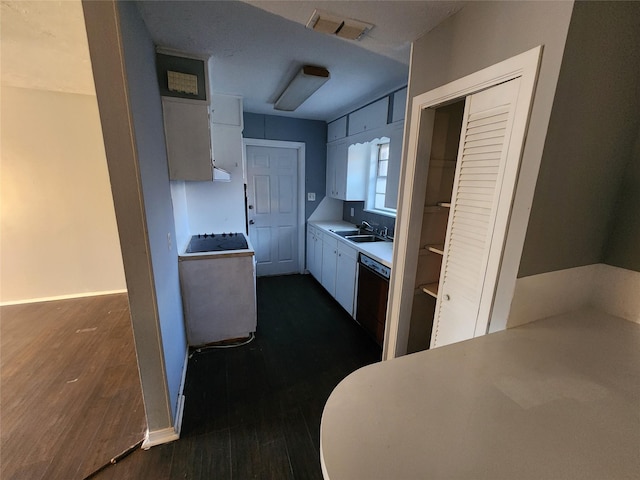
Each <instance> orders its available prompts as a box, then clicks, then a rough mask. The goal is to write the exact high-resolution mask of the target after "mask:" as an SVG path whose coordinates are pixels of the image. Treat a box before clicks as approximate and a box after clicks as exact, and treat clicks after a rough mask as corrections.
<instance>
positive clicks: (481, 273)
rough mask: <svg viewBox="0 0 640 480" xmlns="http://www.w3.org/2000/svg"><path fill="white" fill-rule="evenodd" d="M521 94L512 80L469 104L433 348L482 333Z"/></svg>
mask: <svg viewBox="0 0 640 480" xmlns="http://www.w3.org/2000/svg"><path fill="white" fill-rule="evenodd" d="M519 87H520V79H518V78H516V79H514V80H511V81H509V82H506V83H503V84H500V85H497V86H495V87H492V88H490V89H488V90H484V91H482V92H479V93H476V94H473V95H471V96H469V97H467V101H466V105H465V112H464V118H463V123H462V134H461V137H460V148H459V152H458V160H457V165H456V176H455V181H454V185H453V194H452V200H451V211H450V213H449V221H448V225H447V235H446V243H445V247H444V258H443V261H442V270H441V273H440V285H439V295H438V300H437V303H436V314H435V318H434V326H433V333H432V338H431V346H432V347H436V346H442V345H447V344H450V343H454V342H459V341H461V340H467V339H470V338H473V337H474V336H476V335H483V334H484V333H486V327H487V323H488V321H489V314H490V310H491V303H492V302H493V296H494V293H495V288H496V283H497V280H498V270H499V263H500V259H501V255H502V249H503V242H504V235H505V232H506V228H507V223H508V216H505V215H498V207H499V206H500V205H501V202H502V205H503V206H504V205H505V204H506V205H507V206H509V205H511V197H512V196H513V192H514V188H515V182H516V179H517V178H516V177H517V175H516V174H517V168H511V169H509V168H507V167H508V164H507V159H508V158H509V156H508V153H509V152H508V146H509V140H510V136H511V130H512V126H513V116H514V111H515V105H516V99H517V97H518V89H519ZM511 158H512V160H513V159H515V161H519V158H518V157H513V156H512V157H511ZM507 210H508V209H507Z"/></svg>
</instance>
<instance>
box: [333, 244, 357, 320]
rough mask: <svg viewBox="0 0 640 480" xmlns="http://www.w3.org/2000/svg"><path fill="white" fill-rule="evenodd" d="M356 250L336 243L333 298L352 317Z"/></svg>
mask: <svg viewBox="0 0 640 480" xmlns="http://www.w3.org/2000/svg"><path fill="white" fill-rule="evenodd" d="M357 263H358V251H357V250H356V249H355V248H351V247H349V246H348V245H344V243H343V242H339V243H338V258H337V261H336V295H335V298H336V300H337V301H338V303H339V304H340V305H342V308H344V309H345V310H346V311H347V312H349V315H351V316H352V317H353V314H354V308H353V306H354V299H355V294H356V270H357V266H356V265H357Z"/></svg>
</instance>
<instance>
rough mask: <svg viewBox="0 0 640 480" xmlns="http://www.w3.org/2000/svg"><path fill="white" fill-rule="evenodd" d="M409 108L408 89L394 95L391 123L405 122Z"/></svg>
mask: <svg viewBox="0 0 640 480" xmlns="http://www.w3.org/2000/svg"><path fill="white" fill-rule="evenodd" d="M406 107H407V89H406V87H405V88H403V89H402V90H398V91H397V92H395V93H394V94H393V107H392V111H391V123H394V122H398V121H400V120H404V112H405V110H406Z"/></svg>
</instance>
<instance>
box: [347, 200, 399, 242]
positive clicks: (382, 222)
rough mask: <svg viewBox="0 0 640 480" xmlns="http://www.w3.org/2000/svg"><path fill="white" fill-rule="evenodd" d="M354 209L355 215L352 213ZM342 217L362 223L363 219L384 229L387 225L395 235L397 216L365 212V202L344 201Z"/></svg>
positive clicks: (352, 221)
mask: <svg viewBox="0 0 640 480" xmlns="http://www.w3.org/2000/svg"><path fill="white" fill-rule="evenodd" d="M351 209H353V216H352V215H351ZM342 219H343V220H344V221H345V222H349V223H355V224H360V223H362V221H363V220H365V221H367V222H368V223H370V224H371V226H372V227H374V228H377V229H380V230H382V229H383V228H384V227H387V229H388V231H389V235H391V236H393V234H394V233H395V228H396V219H395V217H387V216H386V215H378V214H377V213H371V212H365V211H364V202H344V204H343V207H342Z"/></svg>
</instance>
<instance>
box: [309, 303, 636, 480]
mask: <svg viewBox="0 0 640 480" xmlns="http://www.w3.org/2000/svg"><path fill="white" fill-rule="evenodd" d="M320 435H321V438H320V445H321V447H320V450H321V453H320V455H321V463H322V470H323V473H324V476H325V479H329V480H347V479H349V480H352V479H361V478H366V479H390V478H394V479H403V480H404V479H423V478H434V479H435V478H438V479H439V478H449V479H467V478H473V479H492V480H493V479H514V478H517V479H560V478H562V479H569V478H571V479H573V478H575V479H603V478H611V479H614V478H615V479H621V478H638V477H637V475H638V472H640V325H638V324H635V323H632V322H629V321H627V320H623V319H620V318H617V317H612V316H609V315H606V314H603V313H600V312H596V311H593V310H583V311H580V312H574V313H571V314H566V315H561V316H557V317H552V318H548V319H544V320H539V321H536V322H533V323H530V324H527V325H523V326H521V327H517V328H513V329H510V330H506V331H502V332H498V333H494V334H490V335H485V336H483V337H478V338H475V339H472V340H468V341H465V342H461V343H457V344H453V345H449V346H446V347H441V348H436V349H434V350H428V351H425V352H420V353H416V354H412V355H407V356H405V357H401V358H397V359H395V360H390V361H386V362H382V363H377V364H374V365H370V366H367V367H364V368H362V369H360V370H357V371H356V372H354V373H353V374H351V375H350V376H348V377H347V378H346V379H345V380H343V381H342V382H341V383H340V384H339V385H338V386H337V387H336V388H335V390H334V391H333V393H332V394H331V396H330V397H329V399H328V401H327V403H326V406H325V409H324V413H323V416H322V425H321V434H320Z"/></svg>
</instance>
